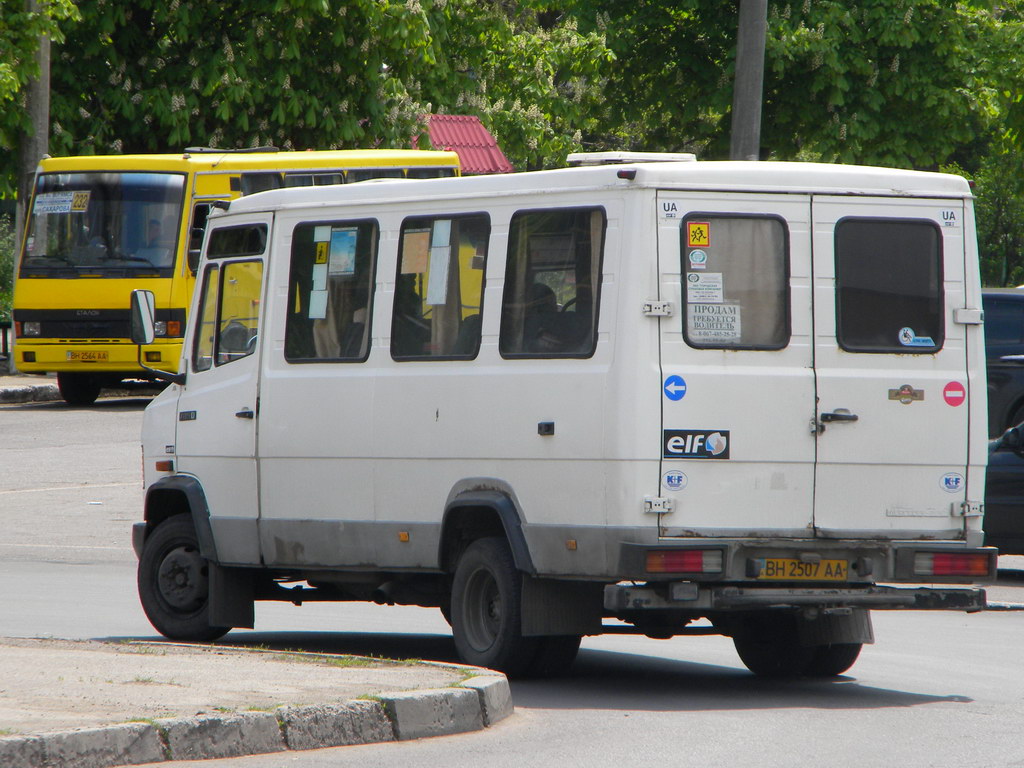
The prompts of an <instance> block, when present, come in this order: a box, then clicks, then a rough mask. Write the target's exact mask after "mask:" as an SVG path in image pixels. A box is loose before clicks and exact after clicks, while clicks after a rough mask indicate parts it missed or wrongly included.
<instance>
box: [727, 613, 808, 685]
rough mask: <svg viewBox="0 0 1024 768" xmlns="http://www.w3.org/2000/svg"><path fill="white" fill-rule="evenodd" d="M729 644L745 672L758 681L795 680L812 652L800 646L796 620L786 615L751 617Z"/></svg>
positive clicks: (805, 665)
mask: <svg viewBox="0 0 1024 768" xmlns="http://www.w3.org/2000/svg"><path fill="white" fill-rule="evenodd" d="M732 642H733V645H735V646H736V653H738V654H739V657H740V660H741V661H742V662H743V664H744V665H745V666H746V667H747V669H749V670H750V671H751V672H753V673H754V674H755V675H760V676H762V677H799V676H800V675H803V674H804V673H805V671H806V670H807V668H808V667H809V665H810V664H811V663H812V661H813V660H814V653H815V650H816V649H815V648H814V647H811V646H802V645H800V637H799V633H798V631H797V625H796V617H795V616H793V615H790V614H785V615H780V616H771V615H769V616H756V617H751V618H750V619H747V620H746V621H744V624H743V628H742V629H741V630H740V631H739V632H737V634H736V635H735V636H734V637H733V639H732Z"/></svg>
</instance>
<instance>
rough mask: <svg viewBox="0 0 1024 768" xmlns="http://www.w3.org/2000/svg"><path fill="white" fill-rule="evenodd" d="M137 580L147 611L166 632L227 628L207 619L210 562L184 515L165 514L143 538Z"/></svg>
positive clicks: (183, 636)
mask: <svg viewBox="0 0 1024 768" xmlns="http://www.w3.org/2000/svg"><path fill="white" fill-rule="evenodd" d="M138 583H139V599H140V600H141V602H142V608H143V610H144V611H145V612H146V617H147V618H148V619H149V621H150V623H151V624H152V625H153V626H154V627H155V628H156V629H157V631H159V632H160V634H162V635H164V636H165V637H169V638H171V639H172V640H199V641H207V640H216V639H217V638H218V637H222V636H223V635H225V634H227V632H228V630H230V627H217V626H211V625H210V623H209V618H208V617H209V599H210V581H209V563H208V562H207V561H206V559H205V558H204V557H203V556H202V555H201V554H200V553H199V542H198V540H197V538H196V532H195V527H194V526H193V525H192V520H191V518H190V517H189V516H188V515H175V516H174V517H171V518H168V519H167V520H165V521H164V522H162V523H160V524H159V525H157V527H156V528H155V529H154V530H153V532H152V533H150V534H149V536H148V537H147V538H146V543H145V545H144V547H143V549H142V558H141V559H140V560H139V573H138Z"/></svg>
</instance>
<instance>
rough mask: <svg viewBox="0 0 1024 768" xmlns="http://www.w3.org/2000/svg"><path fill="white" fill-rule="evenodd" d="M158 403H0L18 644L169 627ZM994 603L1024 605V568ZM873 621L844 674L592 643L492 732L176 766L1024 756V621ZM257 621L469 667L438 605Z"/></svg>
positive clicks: (138, 634)
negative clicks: (147, 437) (152, 494)
mask: <svg viewBox="0 0 1024 768" xmlns="http://www.w3.org/2000/svg"><path fill="white" fill-rule="evenodd" d="M144 404H145V401H144V400H103V401H100V403H99V404H98V405H97V406H96V407H94V408H92V409H74V408H69V407H67V406H64V405H62V404H60V403H44V404H26V405H19V406H0V531H3V534H2V535H0V584H2V585H3V587H2V588H0V635H3V636H16V637H34V636H56V637H67V638H126V637H131V638H154V637H155V633H154V631H153V630H152V628H151V627H150V626H149V624H148V622H147V621H146V619H145V617H144V616H143V614H142V611H141V609H140V608H139V607H138V601H137V598H136V595H135V585H134V566H135V561H134V555H133V554H132V552H131V548H130V544H129V532H130V528H131V523H132V522H133V521H134V520H135V519H136V517H137V516H138V514H139V508H140V504H141V498H142V489H141V484H140V480H139V463H140V461H139V453H138V430H139V427H140V424H141V415H142V413H141V411H142V407H143V405H144ZM1003 560H1004V562H1001V565H1005V566H1007V567H1012V568H1018V567H1021V566H1022V564H1024V559H1022V558H1004V559H1003ZM989 595H990V599H992V600H995V601H997V602H1000V603H1005V604H1015V605H1021V604H1024V570H1020V571H1015V570H1008V571H1006V572H1005V573H1004V575H1003V578H1001V580H1000V584H999V585H997V586H995V587H993V588H992V589H990V590H989ZM874 618H875V634H876V639H877V643H876V644H875V645H873V646H870V647H867V648H865V650H864V652H863V654H862V655H861V658H860V660H859V661H858V662H857V664H856V665H855V666H854V667H853V669H852V670H851V672H850V674H848V675H847V676H845V677H842V678H839V679H837V680H833V681H798V682H776V681H770V680H764V679H759V678H756V677H754V676H753V675H751V674H749V673H748V672H747V671H746V670H745V669H744V667H743V666H742V664H741V663H740V662H739V659H738V658H737V657H736V654H735V652H734V651H733V648H732V644H731V642H730V641H729V640H727V639H725V638H720V637H713V636H712V637H690V638H678V639H675V640H670V641H656V640H649V639H646V638H637V637H622V636H605V637H600V638H587V639H585V640H584V643H583V650H582V652H581V654H580V657H579V659H578V661H577V663H576V664H575V665H574V667H573V669H572V672H571V674H570V675H569V676H568V677H566V678H563V679H559V680H550V681H528V682H516V683H513V687H512V692H513V698H514V700H515V704H516V714H515V715H513V716H512V717H511V718H509V719H507V720H506V721H504V722H503V723H501V724H499V725H498V726H496V727H494V728H491V729H488V730H487V731H484V732H481V733H476V734H468V735H462V736H455V737H445V738H439V739H427V740H422V741H417V742H409V743H398V744H393V745H374V746H370V747H345V748H340V749H332V750H319V751H314V752H307V753H289V754H288V755H286V756H282V755H267V756H259V757H246V758H238V759H234V760H218V761H203V762H196V763H188V762H179V763H164V764H162V765H167V766H173V767H174V768H184V767H185V766H190V767H191V768H228V766H230V767H231V768H279V767H280V766H282V765H285V764H287V765H289V766H295V767H296V768H327V767H328V766H331V767H334V766H357V765H358V766H392V765H403V766H410V768H415V767H417V766H424V768H426V766H430V767H431V768H436V766H437V765H446V766H455V767H459V766H467V767H468V766H473V767H474V768H478V767H479V766H481V765H487V766H496V767H497V768H506V767H507V768H513V766H514V767H515V768H532V766H538V768H539V767H540V766H544V767H545V768H547V767H548V766H551V765H560V766H587V768H592V767H593V766H613V765H614V766H647V765H666V766H673V767H674V766H691V765H692V766H701V768H707V767H708V766H733V765H740V766H758V768H768V767H770V766H780V767H783V766H785V767H786V768H791V767H792V766H816V767H817V766H825V765H830V766H831V765H841V766H845V765H857V766H858V767H861V766H864V767H866V768H870V767H872V766H892V765H899V766H901V768H908V767H909V768H916V767H917V766H958V768H966V767H967V766H979V768H980V767H982V766H984V768H992V767H994V766H1024V742H1022V740H1021V739H1020V729H1021V723H1022V722H1024V612H1018V611H993V612H986V613H983V614H977V615H965V614H959V613H941V612H936V613H911V612H887V613H882V612H876V613H875V614H874ZM256 621H257V627H256V630H254V631H235V632H232V633H231V634H229V635H228V636H227V638H226V639H227V640H230V641H234V642H238V643H244V644H261V645H269V646H275V647H289V648H300V649H304V650H332V651H344V652H349V653H374V654H382V655H391V656H400V657H413V656H415V657H421V658H428V659H437V660H441V661H448V660H453V659H454V658H455V654H454V647H453V645H452V642H451V635H450V634H449V632H448V627H447V625H446V624H445V623H444V621H443V619H442V618H441V617H440V614H439V613H438V612H437V611H433V610H427V609H417V608H387V607H378V606H369V605H361V604H353V605H320V604H313V605H306V606H303V607H301V608H296V607H293V606H289V605H277V604H271V605H266V604H260V605H258V606H257V614H256ZM0 686H2V681H0Z"/></svg>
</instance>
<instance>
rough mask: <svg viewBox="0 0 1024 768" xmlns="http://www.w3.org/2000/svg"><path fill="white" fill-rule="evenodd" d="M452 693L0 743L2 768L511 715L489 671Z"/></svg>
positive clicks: (183, 756) (351, 739) (317, 741)
mask: <svg viewBox="0 0 1024 768" xmlns="http://www.w3.org/2000/svg"><path fill="white" fill-rule="evenodd" d="M473 671H476V672H478V673H479V674H478V675H477V676H475V677H471V678H469V679H467V680H464V681H463V682H461V683H459V684H458V685H457V686H455V687H452V688H439V689H433V690H423V691H410V692H408V693H397V694H389V695H385V696H379V697H375V698H374V699H372V700H366V701H363V700H356V701H349V702H345V703H342V704H324V705H317V706H308V707H293V706H284V707H278V708H277V709H276V710H274V711H273V712H243V713H238V714H232V715H218V716H209V717H188V718H180V719H179V718H174V719H160V720H153V721H151V722H145V723H124V724H121V725H113V726H110V727H107V728H82V729H78V730H74V731H62V732H57V733H47V734H42V735H39V736H6V737H2V738H0V766H3V768H112V767H113V766H120V765H139V764H142V763H158V762H164V761H168V760H206V759H210V758H224V757H241V756H243V755H258V754H266V753H271V752H284V751H287V750H304V749H320V748H323V747H343V746H349V745H353V744H374V743H379V742H385V741H405V740H408V739H418V738H424V737H427V736H443V735H446V734H452V733H464V732H466V731H476V730H480V729H482V728H486V727H488V726H490V725H493V724H494V723H497V722H498V721H500V720H502V719H504V718H506V717H508V716H509V715H510V714H512V710H513V706H512V695H511V692H510V690H509V686H508V679H507V678H505V676H504V675H500V674H499V673H496V672H491V671H490V670H473Z"/></svg>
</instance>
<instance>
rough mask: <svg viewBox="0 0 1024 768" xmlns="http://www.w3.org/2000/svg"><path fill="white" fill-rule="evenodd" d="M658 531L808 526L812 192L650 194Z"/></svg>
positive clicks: (787, 531)
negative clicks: (657, 351) (656, 329)
mask: <svg viewBox="0 0 1024 768" xmlns="http://www.w3.org/2000/svg"><path fill="white" fill-rule="evenodd" d="M658 253H659V261H660V275H661V285H660V291H661V296H660V298H661V299H662V300H663V301H668V302H669V303H670V304H671V306H672V307H673V309H674V313H673V314H672V315H671V316H668V317H662V318H660V320H659V322H660V329H661V330H660V335H661V355H662V359H661V368H662V377H661V386H662V391H661V392H660V393H659V397H660V400H661V404H662V435H661V436H660V437H661V443H662V444H661V450H662V461H661V491H660V493H661V495H662V496H664V497H667V498H669V499H670V500H671V501H672V502H673V506H674V509H673V511H672V512H671V513H670V514H663V515H660V520H661V525H662V529H661V534H662V535H664V536H744V537H747V536H760V535H763V536H766V537H769V536H774V537H778V536H785V537H798V538H799V537H804V538H811V537H813V535H814V531H813V495H814V458H815V457H814V450H815V437H814V433H813V431H812V429H811V422H812V421H813V417H814V394H815V393H814V369H813V357H812V346H811V333H812V331H811V317H812V313H811V253H810V198H809V196H806V195H771V194H756V193H730V194H711V193H687V192H681V191H666V190H663V191H661V192H659V194H658Z"/></svg>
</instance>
